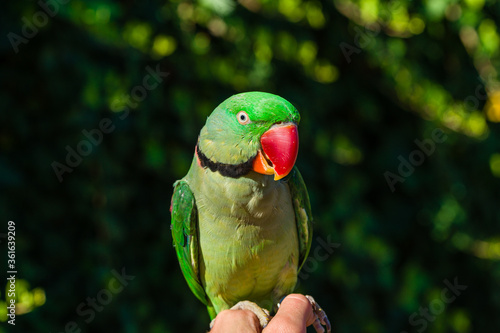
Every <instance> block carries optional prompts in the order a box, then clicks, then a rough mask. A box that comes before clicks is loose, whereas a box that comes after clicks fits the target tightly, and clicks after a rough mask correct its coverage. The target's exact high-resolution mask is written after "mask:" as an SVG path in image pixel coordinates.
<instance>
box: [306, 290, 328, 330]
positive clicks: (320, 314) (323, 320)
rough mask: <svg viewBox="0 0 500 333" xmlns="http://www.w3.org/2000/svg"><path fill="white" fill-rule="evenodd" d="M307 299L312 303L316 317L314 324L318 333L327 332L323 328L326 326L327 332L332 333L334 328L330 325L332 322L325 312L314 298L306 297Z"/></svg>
mask: <svg viewBox="0 0 500 333" xmlns="http://www.w3.org/2000/svg"><path fill="white" fill-rule="evenodd" d="M306 298H307V299H308V300H309V302H310V303H311V305H312V308H313V312H314V314H315V315H316V320H315V321H314V323H313V325H314V329H315V330H316V332H318V333H323V332H324V331H325V329H324V328H323V326H326V332H327V333H330V332H331V331H332V326H331V325H330V321H329V320H328V317H327V316H326V313H325V311H324V310H323V309H322V308H321V306H320V305H319V304H318V303H316V301H315V300H314V298H313V297H312V296H309V295H306Z"/></svg>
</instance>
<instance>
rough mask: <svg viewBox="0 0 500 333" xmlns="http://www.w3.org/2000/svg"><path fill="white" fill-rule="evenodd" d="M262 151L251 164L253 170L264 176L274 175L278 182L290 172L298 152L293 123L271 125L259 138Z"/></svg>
mask: <svg viewBox="0 0 500 333" xmlns="http://www.w3.org/2000/svg"><path fill="white" fill-rule="evenodd" d="M260 144H261V146H262V150H260V151H259V152H258V154H257V157H256V158H255V160H254V162H253V170H254V171H255V172H258V173H262V174H265V175H272V174H274V180H279V179H281V178H283V177H285V176H286V175H288V174H289V173H290V171H292V169H293V166H294V165H295V161H296V160H297V154H298V152H299V133H298V131H297V125H295V124H294V123H284V124H277V125H273V126H272V127H271V128H270V129H269V130H268V131H267V132H265V133H264V134H262V136H261V138H260Z"/></svg>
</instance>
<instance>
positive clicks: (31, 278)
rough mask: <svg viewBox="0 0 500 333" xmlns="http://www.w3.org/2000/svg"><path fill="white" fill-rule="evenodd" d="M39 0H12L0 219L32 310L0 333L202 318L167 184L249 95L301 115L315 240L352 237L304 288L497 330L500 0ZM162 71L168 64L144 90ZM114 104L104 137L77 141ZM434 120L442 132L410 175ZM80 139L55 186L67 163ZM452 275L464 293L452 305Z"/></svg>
mask: <svg viewBox="0 0 500 333" xmlns="http://www.w3.org/2000/svg"><path fill="white" fill-rule="evenodd" d="M61 2H63V1H61ZM40 3H42V4H48V7H47V6H45V7H46V8H48V9H46V11H48V12H50V11H52V12H53V15H47V14H43V13H45V12H44V11H42V10H43V9H42V6H41V5H40ZM40 3H37V2H35V1H26V0H22V1H16V2H8V3H5V4H4V5H3V6H2V10H1V13H0V17H1V20H0V26H1V30H2V38H1V39H0V87H1V89H0V110H1V113H0V189H1V190H0V193H1V194H0V195H1V196H2V199H1V200H0V211H1V213H2V214H1V216H2V219H3V222H1V223H3V226H4V227H1V230H6V225H7V224H6V223H7V221H8V220H13V221H15V222H16V232H17V234H16V254H17V257H16V264H17V266H18V271H19V273H18V304H19V305H20V306H19V308H18V310H19V313H18V316H17V320H16V327H15V328H14V327H12V326H10V325H7V323H6V322H3V323H0V325H1V326H0V332H11V331H12V332H13V331H16V332H64V331H65V329H67V331H75V332H79V331H78V329H81V331H82V332H108V331H116V332H139V331H140V332H203V331H204V330H205V329H206V328H207V325H208V322H209V318H208V315H207V313H206V311H205V309H204V307H203V306H202V304H201V303H200V302H198V301H197V299H196V298H195V297H194V296H193V295H192V294H191V293H190V291H189V289H188V287H187V284H186V283H185V281H184V280H183V277H182V274H181V272H180V270H179V268H178V263H177V261H176V258H175V254H174V250H173V248H172V239H171V235H170V227H169V221H170V217H169V204H170V196H171V193H172V188H171V185H172V184H173V182H174V181H175V180H176V179H179V178H181V177H182V176H183V175H184V174H185V173H186V172H187V169H188V167H189V164H190V161H191V158H192V154H193V149H194V145H195V142H196V139H197V135H198V132H199V130H200V129H201V127H202V126H203V124H204V121H205V119H206V117H207V116H208V115H209V114H210V112H211V111H212V110H213V109H214V108H215V107H216V106H217V105H218V104H219V103H220V102H222V101H223V100H224V99H226V98H227V97H229V96H230V95H232V94H234V93H237V92H242V91H249V90H261V91H268V92H272V93H276V94H278V95H280V96H283V97H284V98H286V99H288V100H290V101H291V102H292V103H293V104H294V105H295V106H296V107H297V108H298V109H299V111H300V112H301V115H302V119H303V120H302V123H301V126H300V137H301V149H300V153H299V159H298V162H297V164H298V166H299V168H300V170H301V171H302V174H303V176H304V178H305V180H306V183H307V185H308V188H309V193H310V196H311V201H312V206H313V212H314V214H315V218H316V224H315V237H320V238H321V239H322V240H327V239H329V240H330V241H332V242H336V243H339V244H340V246H339V247H338V248H337V249H335V251H334V252H333V253H332V254H330V256H329V257H328V258H327V259H326V260H316V261H317V262H316V263H315V265H312V264H311V267H313V268H314V269H310V270H309V271H308V274H307V277H306V278H303V279H302V280H301V283H300V288H299V290H298V291H299V292H302V293H308V294H311V295H314V296H315V297H316V300H317V301H318V302H319V303H320V304H321V305H322V306H323V307H324V308H325V310H326V311H327V313H328V315H329V316H330V319H331V321H332V322H333V325H334V329H335V331H336V332H402V331H406V332H417V331H418V332H423V331H427V332H433V333H434V332H436V333H437V332H458V333H465V332H497V331H499V329H500V318H499V317H498V311H499V310H500V284H499V281H500V265H499V260H500V210H499V198H500V179H499V178H500V130H499V129H500V128H499V124H498V122H499V121H500V85H499V83H498V71H499V70H500V54H499V48H500V37H499V34H498V24H499V21H500V20H499V17H500V2H499V1H495V0H465V1H458V0H433V1H431V0H427V1H422V2H420V1H396V0H395V1H379V0H357V1H350V0H333V1H331V0H330V1H317V0H307V1H302V0H279V1H270V0H239V1H238V2H233V1H230V0H217V1H209V0H202V1H187V0H186V1H184V0H177V1H158V0H150V1H140V2H139V1H137V2H134V1H121V2H118V1H111V0H92V1H81V0H70V1H66V3H65V4H62V3H61V4H59V3H58V2H56V1H55V0H47V1H44V0H42V1H41V2H40ZM40 13H42V14H40ZM44 15H45V17H46V20H43V17H44ZM52 16H53V17H52ZM42 23H43V24H42ZM37 25H39V27H37ZM30 26H31V28H30ZM30 29H31V30H30ZM23 33H24V34H23ZM14 34H15V35H16V36H17V37H16V36H14ZM28 35H30V36H31V37H29V38H28ZM13 45H14V46H13ZM16 49H17V51H18V52H15V50H16ZM157 66H159V67H158V68H160V70H161V71H164V72H168V73H169V75H168V77H165V78H163V80H162V82H160V83H159V84H158V85H157V87H156V88H155V89H151V90H148V89H145V88H144V87H145V85H144V78H145V77H146V75H148V73H150V72H149V71H148V68H149V69H150V70H151V69H153V70H154V69H156V68H157ZM150 83H151V82H150ZM144 93H145V94H144ZM102 119H110V121H111V122H112V125H111V128H112V130H111V131H110V132H109V133H102V132H101V134H102V142H101V143H100V144H96V145H94V144H90V146H88V145H87V146H85V144H80V142H82V140H83V141H85V140H87V141H88V140H89V139H88V137H86V136H85V134H84V132H83V131H84V130H86V131H90V132H92V130H93V129H98V128H99V126H100V122H101V121H102ZM436 128H439V129H442V130H443V131H444V133H445V135H446V139H445V141H444V142H442V143H436V144H435V150H434V151H433V152H432V153H431V154H429V156H427V155H422V156H424V158H425V161H423V163H422V165H420V166H418V167H415V168H414V170H413V171H412V172H409V173H410V174H409V175H407V172H405V171H404V167H403V169H402V170H403V173H405V175H407V176H404V177H403V176H401V174H400V173H399V172H398V166H399V165H400V163H402V162H401V159H403V160H406V161H408V160H409V158H410V157H411V156H413V157H414V158H416V157H417V156H418V153H414V154H413V155H411V154H412V153H413V152H415V151H416V150H418V149H419V147H418V146H417V144H416V143H415V140H419V141H420V142H421V141H425V140H430V139H431V138H432V134H431V133H432V132H433V131H434V130H435V129H436ZM92 133H96V132H95V131H94V132H92ZM97 138H98V136H94V139H96V140H97ZM97 141H98V140H97ZM79 144H80V149H83V150H84V151H85V152H86V153H87V152H88V156H84V157H83V158H82V161H81V162H79V163H77V162H78V161H76V162H75V161H74V163H75V164H77V165H76V166H75V167H71V168H70V169H71V172H69V171H68V170H66V171H67V172H63V174H62V182H60V181H59V180H58V177H57V176H56V173H55V172H54V169H53V168H54V167H53V164H54V161H57V162H59V163H61V164H65V165H67V162H66V160H65V159H66V155H67V154H68V153H67V149H75V150H78V149H79V148H78V147H79V146H78V145H79ZM68 147H69V148H68ZM89 147H90V148H89ZM85 148H86V149H87V150H85ZM398 157H400V158H399V159H398ZM73 158H74V157H73ZM415 161H416V159H415ZM406 171H408V170H406ZM387 172H391V173H392V174H394V175H398V176H399V177H402V178H401V179H400V180H401V181H399V182H395V183H394V184H393V185H394V192H392V191H391V188H390V186H389V185H388V183H387V182H386V177H385V176H384V174H386V173H387ZM403 180H404V181H403ZM2 232H3V231H2ZM5 232H6V231H5ZM320 243H321V242H318V239H317V238H315V241H314V243H313V250H314V249H315V248H317V247H318V246H320ZM0 246H1V247H2V249H6V246H5V242H3V243H2V244H0ZM2 253H5V252H3V251H2ZM311 253H313V252H311ZM313 259H314V258H313ZM316 259H318V258H316ZM2 262H6V258H5V256H4V258H3V259H2ZM1 267H5V266H4V265H3V264H2V266H1ZM122 267H124V268H125V270H126V273H127V274H129V275H133V276H135V279H134V280H132V281H130V283H129V284H128V285H127V286H126V287H124V288H123V290H122V291H121V292H119V293H117V294H113V295H112V299H111V300H110V301H109V303H108V304H106V305H103V306H102V309H101V308H100V307H99V309H100V310H101V311H97V310H96V311H95V312H94V316H93V317H92V320H90V317H91V316H90V314H87V315H80V314H79V313H77V310H78V308H79V306H80V305H81V304H83V308H80V310H82V309H85V310H89V309H92V307H91V306H90V305H89V303H87V302H88V297H90V298H96V297H98V296H99V295H101V299H102V295H103V294H102V290H107V289H106V288H108V287H107V286H108V283H110V282H109V281H110V279H112V277H113V275H112V270H116V271H119V272H120V271H121V269H122ZM455 278H457V279H458V283H459V284H462V285H467V289H466V290H465V291H462V293H461V294H460V295H459V296H457V297H456V299H454V300H453V301H452V302H450V303H449V304H446V307H445V308H444V310H443V309H441V308H439V307H438V305H439V304H438V303H439V302H440V301H439V300H440V299H441V297H442V296H441V293H442V290H443V288H445V287H446V284H445V283H444V282H443V281H444V280H448V281H450V282H451V283H453V281H454V279H455ZM2 290H3V289H2ZM100 293H101V294H100ZM0 295H1V297H2V300H1V302H2V303H1V304H4V303H3V302H4V301H5V293H3V292H1V293H0ZM449 295H450V294H448V296H449ZM106 301H108V299H106ZM441 304H443V303H442V302H441ZM2 306H3V305H2ZM429 306H430V307H431V312H430V314H431V315H432V314H433V313H434V314H435V315H432V317H430V318H432V320H431V319H425V320H424V319H422V318H425V317H423V316H422V315H421V314H419V313H420V312H419V311H421V310H420V309H421V308H428V307H429ZM438 310H440V311H438ZM432 311H434V312H432ZM80 312H81V311H80ZM437 312H439V313H437ZM3 313H5V312H4V310H1V309H0V315H1V314H3ZM414 313H417V315H416V316H415V315H414ZM412 316H413V317H412ZM411 318H413V325H412V323H411V322H410V321H411V320H412V319H411ZM4 319H5V317H4V318H0V320H2V321H3V320H4ZM87 321H88V322H87ZM70 322H75V324H74V325H73V324H71V323H70ZM67 323H70V324H69V326H68V324H67ZM75 327H77V328H75Z"/></svg>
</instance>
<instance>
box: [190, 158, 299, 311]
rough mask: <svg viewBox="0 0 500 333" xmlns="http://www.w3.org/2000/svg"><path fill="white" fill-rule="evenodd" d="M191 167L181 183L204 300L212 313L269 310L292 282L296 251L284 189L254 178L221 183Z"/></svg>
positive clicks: (276, 183) (215, 174) (216, 176)
mask: <svg viewBox="0 0 500 333" xmlns="http://www.w3.org/2000/svg"><path fill="white" fill-rule="evenodd" d="M195 163H196V162H195V161H193V166H192V168H191V170H190V173H188V176H187V177H186V180H187V181H188V182H189V184H190V187H191V189H192V190H193V193H194V195H195V198H196V205H197V209H198V219H199V221H198V223H199V226H198V229H199V244H200V254H199V255H200V276H201V280H202V284H203V285H204V288H205V292H206V293H207V296H208V297H209V299H210V301H211V303H212V304H213V306H214V308H215V310H216V312H217V313H218V312H220V311H222V310H224V309H228V308H230V307H231V306H233V305H234V304H236V303H237V302H239V301H242V300H250V301H253V302H256V303H257V304H259V305H260V306H262V307H265V308H268V309H271V308H272V306H273V304H275V303H276V302H277V301H279V299H280V298H281V297H282V296H284V295H285V294H287V293H291V292H292V291H293V288H294V286H295V284H296V281H297V267H298V248H299V247H298V238H297V227H296V223H295V213H294V210H293V206H292V200H291V196H290V191H289V188H288V185H287V184H286V183H285V182H282V181H274V179H273V177H272V176H265V175H261V174H257V173H255V172H250V173H248V174H247V175H245V176H243V177H239V178H230V177H224V176H222V175H221V174H220V173H218V172H211V171H209V170H208V169H206V168H202V167H200V166H199V165H197V164H196V165H195Z"/></svg>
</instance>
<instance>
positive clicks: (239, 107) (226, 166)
mask: <svg viewBox="0 0 500 333" xmlns="http://www.w3.org/2000/svg"><path fill="white" fill-rule="evenodd" d="M299 121H300V115H299V113H298V111H297V109H295V107H294V106H293V105H292V104H291V103H290V102H288V101H287V100H285V99H284V98H281V97H279V96H277V95H273V94H269V93H264V92H246V93H241V94H237V95H234V96H231V97H230V98H228V99H227V100H225V101H224V102H222V103H221V104H220V105H219V106H218V107H217V108H216V109H215V110H214V111H213V112H212V114H211V115H210V116H209V117H208V119H207V122H206V124H205V126H204V127H203V129H202V130H201V133H200V137H199V140H198V145H197V148H196V152H197V156H198V161H199V162H200V164H201V165H202V166H206V167H209V168H210V169H211V170H212V171H219V172H220V173H221V174H223V175H226V176H230V177H240V176H242V175H245V174H246V173H248V172H250V170H253V171H255V172H257V173H261V174H265V175H274V179H275V180H279V179H281V178H283V177H285V176H286V175H288V174H289V173H290V171H291V170H292V168H293V166H294V164H295V161H296V159H297V153H298V150H299V136H298V131H297V126H298V123H299Z"/></svg>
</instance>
